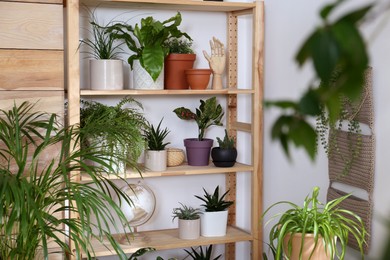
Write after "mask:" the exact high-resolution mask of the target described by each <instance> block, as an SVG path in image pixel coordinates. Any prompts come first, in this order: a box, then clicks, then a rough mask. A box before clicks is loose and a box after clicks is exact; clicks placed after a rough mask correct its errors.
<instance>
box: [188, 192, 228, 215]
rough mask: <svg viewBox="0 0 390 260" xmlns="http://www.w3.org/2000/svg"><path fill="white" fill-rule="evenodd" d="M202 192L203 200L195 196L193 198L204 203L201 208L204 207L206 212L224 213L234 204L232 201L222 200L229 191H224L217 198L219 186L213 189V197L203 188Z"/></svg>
mask: <svg viewBox="0 0 390 260" xmlns="http://www.w3.org/2000/svg"><path fill="white" fill-rule="evenodd" d="M203 191H204V193H205V194H204V198H202V197H200V196H197V195H195V197H196V198H198V199H200V200H202V201H203V202H204V203H205V204H202V205H201V206H204V207H205V208H206V211H207V212H213V211H224V210H226V209H227V208H228V207H230V206H231V205H233V203H234V202H233V201H225V200H224V198H225V196H226V195H227V194H228V193H229V190H228V191H226V192H225V193H224V194H223V195H222V196H221V197H220V196H219V186H217V187H216V188H215V190H214V193H213V195H211V194H209V193H208V192H207V191H206V190H205V189H204V188H203Z"/></svg>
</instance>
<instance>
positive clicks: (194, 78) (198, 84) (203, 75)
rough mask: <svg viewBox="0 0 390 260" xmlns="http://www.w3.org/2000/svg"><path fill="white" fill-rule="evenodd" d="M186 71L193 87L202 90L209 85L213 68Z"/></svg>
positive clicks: (189, 82) (188, 80)
mask: <svg viewBox="0 0 390 260" xmlns="http://www.w3.org/2000/svg"><path fill="white" fill-rule="evenodd" d="M185 73H186V79H187V82H188V84H189V85H190V88H191V89H195V90H202V89H206V88H207V86H208V85H209V81H210V75H211V69H189V70H185Z"/></svg>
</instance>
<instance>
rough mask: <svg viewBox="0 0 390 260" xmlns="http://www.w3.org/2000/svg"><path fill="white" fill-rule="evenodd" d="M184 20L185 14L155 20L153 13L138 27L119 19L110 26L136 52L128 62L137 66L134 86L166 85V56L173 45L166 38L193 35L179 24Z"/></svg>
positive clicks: (147, 87) (109, 28)
mask: <svg viewBox="0 0 390 260" xmlns="http://www.w3.org/2000/svg"><path fill="white" fill-rule="evenodd" d="M181 21H182V18H181V14H180V12H178V13H177V14H176V15H175V16H173V17H171V18H169V19H168V20H165V21H163V22H160V21H157V20H154V18H153V17H152V16H148V17H146V18H142V19H141V23H140V24H136V25H135V26H134V27H133V26H131V25H128V24H124V23H117V24H114V25H112V26H110V27H108V32H109V33H110V35H112V37H114V38H115V39H121V40H123V41H124V42H125V44H126V45H127V47H128V48H129V49H130V50H131V51H132V52H133V53H134V54H132V55H131V56H130V57H129V58H128V63H129V64H130V66H131V68H132V69H133V70H134V75H133V76H134V88H137V89H163V88H164V73H162V72H163V68H164V60H165V57H166V56H167V55H168V53H169V49H168V47H167V46H165V45H164V42H166V41H168V40H170V39H172V38H181V37H185V38H187V39H189V40H191V37H190V36H189V35H188V34H186V33H184V32H181V31H180V30H179V28H178V26H179V25H180V23H181Z"/></svg>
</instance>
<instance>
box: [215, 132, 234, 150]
mask: <svg viewBox="0 0 390 260" xmlns="http://www.w3.org/2000/svg"><path fill="white" fill-rule="evenodd" d="M217 142H218V145H219V147H220V148H222V149H232V148H234V138H233V137H232V138H230V137H229V135H228V132H227V130H226V129H225V136H224V137H223V140H222V139H221V138H219V137H217Z"/></svg>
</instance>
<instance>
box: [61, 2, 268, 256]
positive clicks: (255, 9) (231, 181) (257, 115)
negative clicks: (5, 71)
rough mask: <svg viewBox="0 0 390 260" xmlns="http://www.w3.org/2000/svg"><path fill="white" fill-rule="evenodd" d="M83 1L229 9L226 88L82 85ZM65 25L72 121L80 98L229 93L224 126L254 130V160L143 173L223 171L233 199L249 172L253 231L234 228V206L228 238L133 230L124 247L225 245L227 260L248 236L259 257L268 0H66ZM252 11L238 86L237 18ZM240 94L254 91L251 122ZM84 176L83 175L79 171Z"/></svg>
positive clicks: (101, 252) (104, 252)
mask: <svg viewBox="0 0 390 260" xmlns="http://www.w3.org/2000/svg"><path fill="white" fill-rule="evenodd" d="M82 4H87V5H91V4H93V5H94V6H98V5H105V6H106V5H109V6H115V7H118V6H125V7H126V8H131V9H154V10H177V11H197V12H219V13H221V12H222V13H225V14H226V17H227V30H228V32H227V35H228V43H227V44H226V46H228V64H229V66H228V70H227V88H226V89H223V90H209V89H208V90H201V91H199V90H197V91H195V90H156V91H142V90H120V91H91V90H81V87H80V57H79V53H78V44H79V30H80V28H79V18H80V17H79V12H80V8H81V5H82ZM66 15H67V22H66V26H67V27H66V29H67V42H66V46H67V70H66V71H67V83H68V84H67V94H68V96H67V97H68V103H69V106H68V123H69V124H75V123H78V122H79V120H80V98H81V97H86V98H89V99H90V98H93V97H115V96H125V95H129V96H161V98H169V97H170V96H174V95H206V96H207V95H220V96H223V97H225V99H226V102H227V110H228V111H226V118H227V121H226V126H227V128H228V130H229V132H230V134H232V135H236V134H237V132H240V131H243V132H247V133H250V134H251V143H252V145H251V147H248V149H249V150H250V151H251V162H252V163H251V165H246V164H242V163H237V164H236V165H235V166H234V167H233V168H228V169H227V168H217V167H214V166H212V165H209V166H207V167H193V166H188V165H181V166H178V167H169V168H168V169H167V170H166V171H164V172H148V171H145V172H142V176H143V177H144V178H149V177H156V178H159V177H165V176H182V177H183V178H185V176H187V175H199V178H201V177H202V175H206V174H225V176H226V186H227V188H228V189H230V191H231V192H230V196H231V197H230V198H229V199H235V196H236V186H235V185H236V181H235V178H236V173H238V172H249V173H248V174H250V176H251V209H248V211H249V212H251V232H249V233H248V232H244V231H242V230H240V229H239V228H237V227H235V226H236V225H235V215H236V212H235V208H234V207H233V209H231V210H230V212H229V227H228V233H227V235H226V236H224V237H214V238H205V237H201V238H200V239H197V240H181V239H179V238H178V231H177V230H176V229H173V230H155V231H147V232H140V233H137V234H136V235H135V239H133V238H132V237H129V239H130V241H131V245H128V244H123V249H124V250H125V252H127V253H131V252H134V251H136V250H137V249H139V248H141V247H146V246H147V247H154V248H156V249H157V250H163V249H164V250H165V249H174V248H184V247H191V246H197V245H208V244H226V251H225V259H235V247H234V243H235V242H239V241H250V242H251V245H252V249H251V258H252V259H253V260H258V259H261V255H262V251H263V250H262V242H261V240H262V227H261V224H260V215H261V212H262V200H263V199H262V157H263V156H262V153H263V150H262V135H263V131H262V99H263V98H262V97H263V45H264V3H263V2H262V1H256V2H253V3H234V2H213V1H207V2H203V1H189V0H66ZM242 15H251V16H252V20H253V26H252V30H253V33H252V41H253V42H252V82H251V85H250V86H249V87H248V86H246V87H243V88H239V87H238V86H237V45H238V44H237V42H238V39H237V38H238V37H237V31H238V26H237V24H238V17H240V16H242ZM239 95H250V97H251V107H252V117H251V122H250V123H245V122H239V121H238V120H237V106H238V104H237V97H238V96H239ZM123 177H125V178H139V174H138V173H135V172H133V171H131V170H129V171H127V172H126V174H125V175H124V176H123ZM76 178H79V179H81V181H88V179H83V176H82V175H81V176H78V177H77V176H76ZM116 236H117V238H118V241H122V240H123V237H124V235H123V234H118V235H116ZM98 244H99V242H98V241H96V246H95V247H94V249H95V253H96V256H97V257H99V256H108V255H113V254H114V253H113V251H112V250H110V249H109V248H107V247H106V246H105V245H98Z"/></svg>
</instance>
